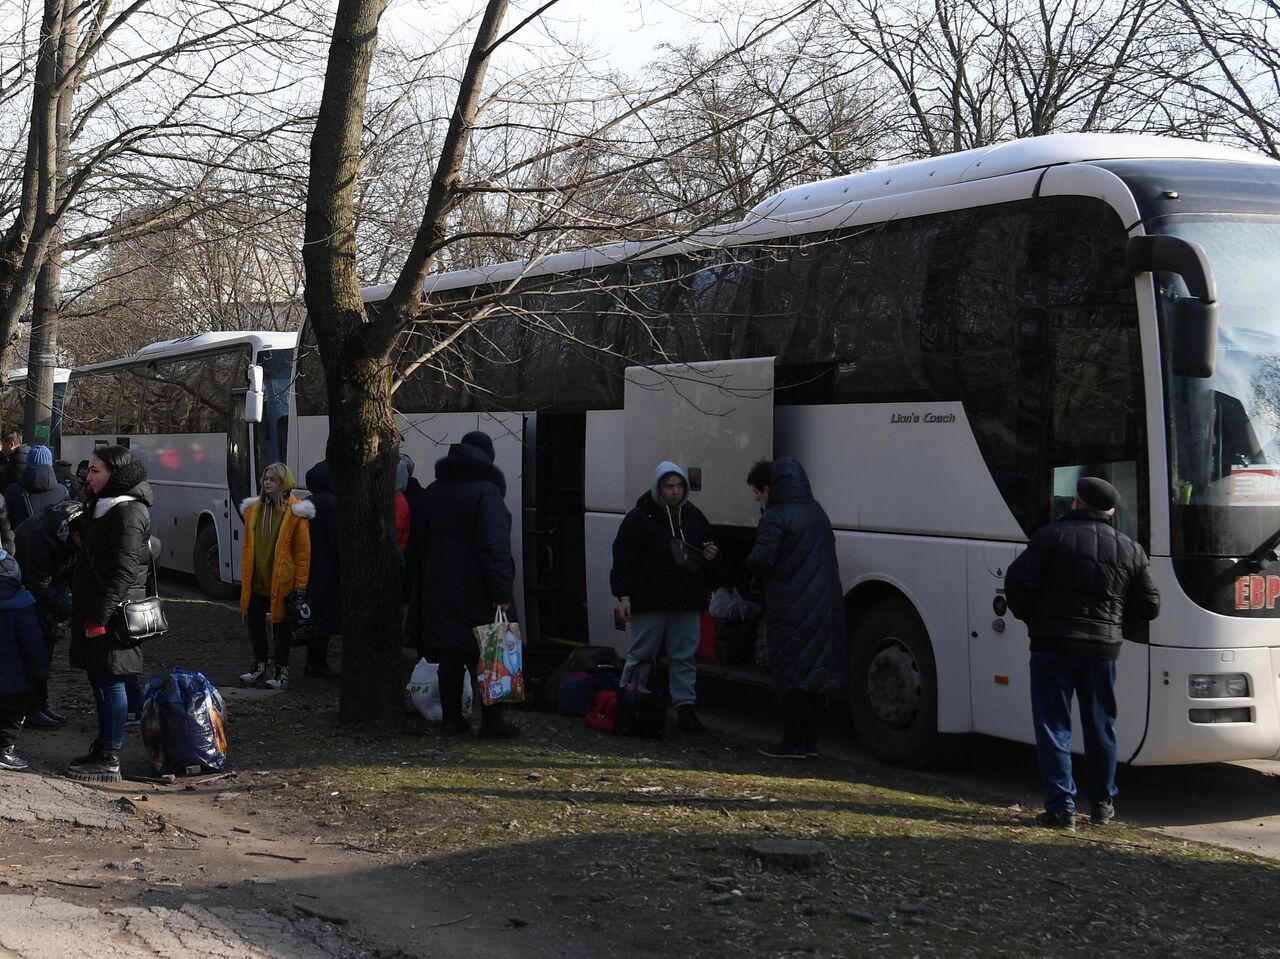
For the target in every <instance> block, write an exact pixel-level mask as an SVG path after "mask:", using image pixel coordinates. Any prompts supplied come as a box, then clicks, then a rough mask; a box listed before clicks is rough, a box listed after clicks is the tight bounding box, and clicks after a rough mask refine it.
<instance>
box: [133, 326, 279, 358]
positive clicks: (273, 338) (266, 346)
mask: <svg viewBox="0 0 1280 959" xmlns="http://www.w3.org/2000/svg"><path fill="white" fill-rule="evenodd" d="M235 343H252V344H253V345H255V346H257V348H258V349H260V350H291V349H293V348H294V347H295V346H297V345H298V333H297V331H296V330H289V331H279V330H225V331H221V332H216V333H195V334H192V335H191V336H179V337H178V338H177V339H173V340H161V341H160V342H159V343H150V344H148V345H147V346H144V347H143V348H142V349H140V350H138V352H137V353H135V354H134V356H170V355H172V354H175V353H199V352H201V351H203V350H207V349H209V348H211V347H215V346H228V345H232V344H235Z"/></svg>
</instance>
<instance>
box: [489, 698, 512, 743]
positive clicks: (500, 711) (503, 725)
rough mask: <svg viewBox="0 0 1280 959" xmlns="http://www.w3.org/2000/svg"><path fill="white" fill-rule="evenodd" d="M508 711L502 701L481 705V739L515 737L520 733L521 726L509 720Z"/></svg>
mask: <svg viewBox="0 0 1280 959" xmlns="http://www.w3.org/2000/svg"><path fill="white" fill-rule="evenodd" d="M506 711H507V707H506V706H504V705H503V704H502V703H498V704H496V705H494V706H481V707H480V738H481V739H515V738H516V737H517V736H519V735H520V727H519V726H517V725H515V723H509V722H507V717H506Z"/></svg>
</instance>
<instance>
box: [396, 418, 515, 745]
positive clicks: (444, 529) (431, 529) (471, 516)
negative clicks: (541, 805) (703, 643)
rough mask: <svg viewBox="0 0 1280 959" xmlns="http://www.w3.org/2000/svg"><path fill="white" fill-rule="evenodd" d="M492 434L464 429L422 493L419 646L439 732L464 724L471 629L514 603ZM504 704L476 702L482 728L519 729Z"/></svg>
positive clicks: (474, 646) (492, 733)
mask: <svg viewBox="0 0 1280 959" xmlns="http://www.w3.org/2000/svg"><path fill="white" fill-rule="evenodd" d="M493 460H494V451H493V440H492V439H490V438H489V436H488V434H487V433H483V432H480V431H479V430H476V431H473V432H471V433H468V434H467V435H466V436H464V437H463V438H462V441H461V442H460V443H457V444H455V445H453V446H451V447H450V448H449V455H448V456H446V457H444V459H442V460H439V461H438V462H437V463H436V479H435V482H434V483H432V484H431V485H430V486H428V487H427V489H426V492H425V493H424V495H423V500H424V506H425V515H424V517H423V522H422V526H421V532H422V534H423V536H424V538H425V541H426V557H425V560H424V562H423V569H422V579H421V591H420V595H421V603H422V646H423V649H424V650H425V652H426V657H427V659H428V661H431V662H438V663H439V664H440V674H439V675H440V706H441V709H442V711H443V713H444V732H445V733H446V734H447V735H461V734H464V733H466V732H467V731H468V730H469V728H470V727H469V724H468V723H467V720H466V719H465V718H464V717H463V715H462V682H463V676H464V675H465V674H466V673H467V672H469V673H470V674H471V679H472V680H473V681H474V680H475V670H476V665H477V663H478V661H479V659H480V647H479V644H478V643H477V642H476V638H475V636H474V635H473V634H472V632H471V630H472V629H473V628H474V627H476V626H479V625H481V624H483V623H488V622H492V621H493V618H494V610H495V608H501V609H503V610H506V609H508V608H509V607H510V605H511V602H512V590H513V583H514V579H515V563H514V561H513V560H512V558H511V513H510V511H509V510H508V509H507V504H506V502H505V501H504V498H505V497H506V494H507V481H506V479H505V477H503V475H502V471H501V470H499V469H498V467H497V466H495V465H494V462H493ZM505 711H506V708H505V706H503V705H502V704H501V703H499V704H495V705H493V706H484V707H482V708H481V719H480V735H481V736H483V737H485V738H490V739H505V738H508V737H511V736H515V735H518V734H519V727H517V726H514V725H511V724H510V723H508V722H507V720H506V716H505Z"/></svg>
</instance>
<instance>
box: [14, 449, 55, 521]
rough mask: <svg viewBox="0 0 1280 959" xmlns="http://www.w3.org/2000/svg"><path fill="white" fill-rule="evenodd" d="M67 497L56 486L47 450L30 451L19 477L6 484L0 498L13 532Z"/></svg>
mask: <svg viewBox="0 0 1280 959" xmlns="http://www.w3.org/2000/svg"><path fill="white" fill-rule="evenodd" d="M67 495H68V494H67V488H66V487H65V486H63V485H62V484H61V483H59V482H58V476H57V474H56V473H54V471H53V451H52V450H50V449H49V447H47V446H39V445H36V446H33V447H31V451H30V452H29V453H28V454H27V463H26V465H25V466H24V467H23V469H22V473H21V475H19V476H18V478H17V479H16V480H14V482H12V483H10V484H9V488H8V489H7V490H6V491H5V494H4V499H5V503H6V504H7V505H8V507H9V525H10V526H12V527H13V528H14V529H15V530H16V529H17V528H18V527H19V526H21V525H22V524H23V522H25V521H26V519H27V517H29V516H35V515H37V514H38V513H40V512H41V511H43V510H44V508H45V507H46V506H52V505H53V504H54V503H61V502H62V501H63V500H64V499H66V498H67Z"/></svg>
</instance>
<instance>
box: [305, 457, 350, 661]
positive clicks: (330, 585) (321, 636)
mask: <svg viewBox="0 0 1280 959" xmlns="http://www.w3.org/2000/svg"><path fill="white" fill-rule="evenodd" d="M307 489H308V490H309V491H310V493H311V502H312V504H313V505H314V506H315V508H316V515H315V516H313V517H312V519H311V527H310V532H311V573H310V576H309V577H308V579H307V604H308V605H309V606H310V607H311V624H310V625H311V641H310V642H309V643H308V644H307V665H306V669H305V670H304V675H306V676H319V677H332V676H336V675H337V673H335V672H334V671H333V670H332V669H330V668H329V640H330V639H331V638H332V637H334V636H336V635H337V634H338V633H340V632H341V631H342V607H341V606H340V605H339V602H338V589H339V578H340V565H339V553H338V497H337V496H335V495H334V492H333V481H332V480H331V479H330V477H329V463H328V462H327V461H326V460H321V461H320V462H319V463H317V464H316V465H315V466H313V467H311V469H309V470H307Z"/></svg>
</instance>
